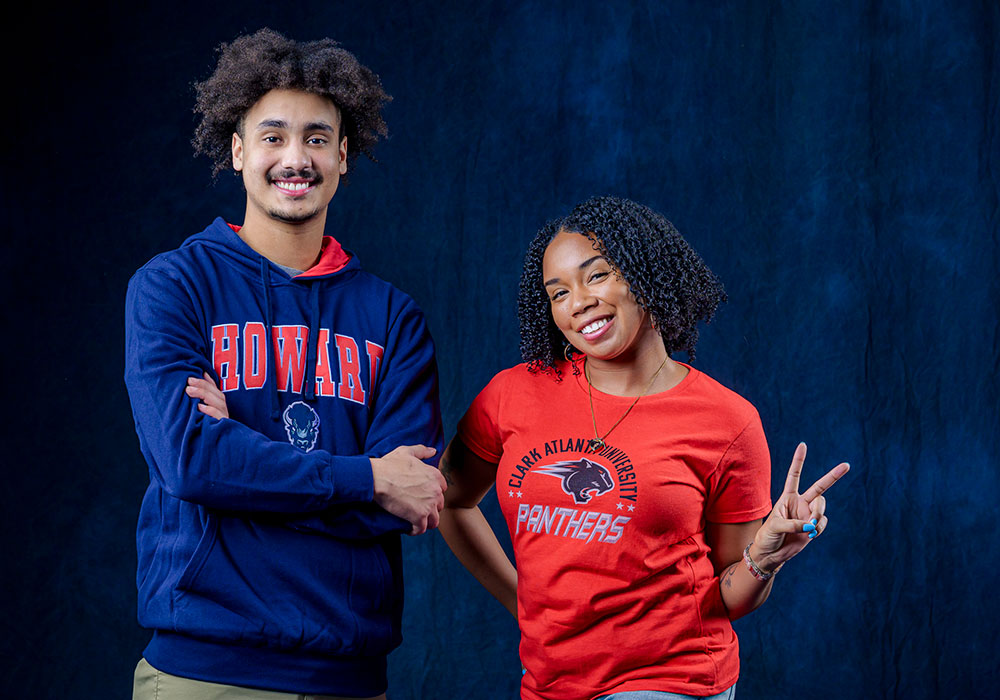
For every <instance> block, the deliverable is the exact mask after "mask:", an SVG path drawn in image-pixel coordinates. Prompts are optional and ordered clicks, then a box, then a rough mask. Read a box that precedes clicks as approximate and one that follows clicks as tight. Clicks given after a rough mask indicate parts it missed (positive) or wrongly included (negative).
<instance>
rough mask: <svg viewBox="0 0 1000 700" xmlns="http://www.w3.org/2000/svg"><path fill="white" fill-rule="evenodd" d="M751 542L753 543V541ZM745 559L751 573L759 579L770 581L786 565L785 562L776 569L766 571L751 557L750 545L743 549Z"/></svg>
mask: <svg viewBox="0 0 1000 700" xmlns="http://www.w3.org/2000/svg"><path fill="white" fill-rule="evenodd" d="M750 544H753V543H752V542H751V543H750ZM743 561H745V562H746V564H747V568H748V569H749V570H750V573H751V575H753V577H754V578H755V579H757V580H758V581H769V580H771V577H772V576H774V575H775V574H776V573H778V571H779V570H780V569H781V567H782V566H784V565H785V564H784V562H782V563H781V564H778V568H777V569H775V570H774V571H764V570H763V569H762V568H760V567H759V566H757V562H755V561H754V560H753V559H751V558H750V545H749V544H748V545H747V548H746V549H744V550H743Z"/></svg>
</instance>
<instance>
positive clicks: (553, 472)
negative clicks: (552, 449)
mask: <svg viewBox="0 0 1000 700" xmlns="http://www.w3.org/2000/svg"><path fill="white" fill-rule="evenodd" d="M536 471H539V472H541V473H542V474H548V475H549V476H554V477H557V478H560V479H562V488H563V491H565V492H566V493H568V494H569V495H570V496H572V497H573V502H574V503H576V504H581V503H587V502H588V501H589V500H590V499H591V498H592V497H593V496H600V495H601V494H602V493H607V492H608V491H610V490H611V489H613V488H614V486H615V485H614V482H613V481H611V472H609V471H608V470H607V469H606V468H605V467H602V466H601V465H600V464H597V463H596V462H591V461H590V460H589V459H586V458H584V459H581V460H578V461H576V462H556V463H555V464H548V465H546V466H544V467H538V469H537V470H536Z"/></svg>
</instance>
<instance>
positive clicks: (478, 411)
mask: <svg viewBox="0 0 1000 700" xmlns="http://www.w3.org/2000/svg"><path fill="white" fill-rule="evenodd" d="M504 376H505V373H504V372H501V373H500V374H498V375H496V376H495V377H493V379H491V380H490V383H489V384H487V385H486V387H485V388H484V389H483V390H482V391H480V392H479V396H477V397H476V398H475V399H474V400H473V402H472V405H471V406H469V410H468V411H466V412H465V415H464V416H462V420H460V421H459V422H458V431H457V432H458V437H459V439H460V440H461V441H462V442H463V443H465V446H466V447H468V448H469V449H470V450H472V451H473V452H474V453H475V454H476V456H478V457H480V458H482V459H485V460H486V461H487V462H491V463H493V464H498V463H499V462H500V457H501V455H502V454H503V438H502V436H501V434H500V399H501V397H502V394H503V386H504Z"/></svg>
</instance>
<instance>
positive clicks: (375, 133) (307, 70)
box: [191, 29, 392, 175]
mask: <svg viewBox="0 0 1000 700" xmlns="http://www.w3.org/2000/svg"><path fill="white" fill-rule="evenodd" d="M218 52H219V64H218V66H216V68H215V72H214V73H212V75H211V76H209V78H208V80H206V81H204V82H202V83H196V84H195V86H194V87H195V92H196V95H197V101H196V102H195V107H194V112H195V114H198V115H200V117H201V119H200V121H199V123H198V126H197V127H196V128H195V132H194V139H192V141H191V144H192V145H193V146H194V150H195V154H198V155H200V154H204V155H206V156H208V157H209V158H211V159H212V161H213V162H214V166H215V167H214V169H213V170H212V174H213V175H218V174H219V173H220V172H221V171H223V170H227V169H229V168H231V167H232V165H233V158H232V152H231V144H232V136H233V132H236V133H239V134H242V133H243V123H242V122H243V117H244V115H245V114H246V113H247V112H248V111H249V110H250V108H251V107H253V105H254V104H256V103H257V100H259V99H260V98H261V97H263V96H264V95H266V94H267V93H268V92H270V91H271V90H276V89H291V90H303V91H305V92H311V93H314V94H316V95H322V96H323V97H327V98H329V99H330V100H332V101H333V103H334V104H336V105H337V108H338V109H339V110H340V137H341V138H343V137H344V136H347V144H348V148H349V150H350V151H351V152H352V153H364V154H365V155H366V156H368V157H369V158H370V159H372V160H375V158H374V156H372V153H371V149H372V147H373V146H374V145H375V144H376V143H377V142H378V140H379V137H384V136H386V134H387V133H388V131H387V129H386V126H385V121H383V119H382V106H383V104H384V103H386V102H389V101H390V100H391V99H392V98H391V97H389V95H387V94H386V93H385V91H384V90H383V89H382V83H381V82H380V81H379V78H378V76H377V75H375V74H374V73H373V72H372V71H371V70H369V69H368V68H365V67H364V66H363V65H361V64H360V63H358V59H356V58H355V57H354V55H353V54H352V53H350V52H348V51H345V50H344V49H341V48H340V47H339V46H338V44H337V42H335V41H333V40H332V39H320V40H319V41H304V42H297V41H292V40H291V39H286V38H285V37H284V36H282V35H281V34H279V33H278V32H276V31H273V30H271V29H261V30H259V31H257V32H256V33H254V34H248V35H245V36H241V37H238V38H237V39H236V40H234V41H233V42H232V43H230V44H221V45H220V46H219V48H218ZM353 161H354V159H353V158H349V159H348V161H347V164H348V168H350V167H351V164H352V163H353Z"/></svg>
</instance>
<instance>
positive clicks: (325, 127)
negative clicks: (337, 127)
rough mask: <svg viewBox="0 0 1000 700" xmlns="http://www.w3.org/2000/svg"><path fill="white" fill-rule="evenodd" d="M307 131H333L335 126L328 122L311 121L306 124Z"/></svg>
mask: <svg viewBox="0 0 1000 700" xmlns="http://www.w3.org/2000/svg"><path fill="white" fill-rule="evenodd" d="M306 131H329V132H331V133H333V127H332V126H330V125H329V124H327V123H326V122H309V123H308V124H306Z"/></svg>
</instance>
